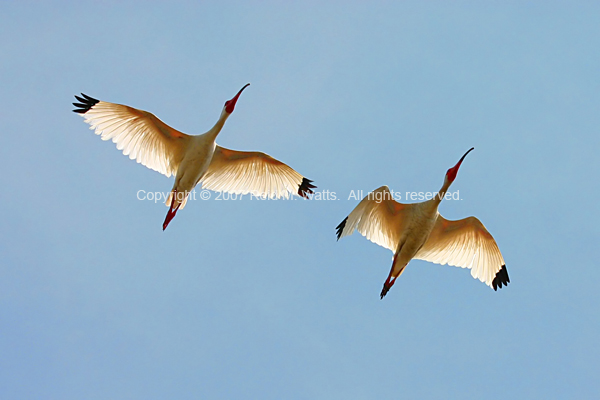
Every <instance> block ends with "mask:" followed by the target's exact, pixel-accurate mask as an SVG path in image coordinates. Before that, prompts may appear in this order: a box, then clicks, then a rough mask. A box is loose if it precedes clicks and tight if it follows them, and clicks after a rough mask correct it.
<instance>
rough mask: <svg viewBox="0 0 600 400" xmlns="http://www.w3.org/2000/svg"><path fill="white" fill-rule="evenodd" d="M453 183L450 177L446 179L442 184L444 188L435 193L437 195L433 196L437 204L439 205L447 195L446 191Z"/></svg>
mask: <svg viewBox="0 0 600 400" xmlns="http://www.w3.org/2000/svg"><path fill="white" fill-rule="evenodd" d="M451 184H452V182H450V181H449V180H448V179H444V184H443V185H442V188H441V189H440V191H439V192H438V193H437V195H435V197H434V198H433V200H434V202H435V204H436V205H439V204H440V203H441V202H442V199H443V198H444V196H445V195H446V192H447V191H448V188H449V187H450V185H451Z"/></svg>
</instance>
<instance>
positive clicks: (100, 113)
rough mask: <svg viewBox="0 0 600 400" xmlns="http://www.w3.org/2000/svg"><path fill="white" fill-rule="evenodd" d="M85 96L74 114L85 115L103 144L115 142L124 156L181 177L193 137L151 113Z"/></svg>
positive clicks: (159, 170) (164, 173)
mask: <svg viewBox="0 0 600 400" xmlns="http://www.w3.org/2000/svg"><path fill="white" fill-rule="evenodd" d="M82 96H83V98H82V97H79V96H75V98H76V99H77V100H78V101H80V102H81V103H73V105H74V106H76V107H78V108H77V109H75V110H73V111H75V112H77V113H79V114H81V116H82V117H83V118H84V119H85V122H86V123H88V124H90V129H92V130H94V131H95V133H96V134H97V135H100V137H101V139H102V140H112V141H113V142H114V143H115V144H116V145H117V149H118V150H121V151H122V152H123V154H124V155H126V156H129V158H130V159H132V160H136V161H137V162H138V163H140V164H142V165H144V166H146V167H148V168H150V169H153V170H155V171H158V172H160V173H161V174H163V175H166V176H171V175H175V174H176V173H177V169H178V168H179V164H180V163H181V159H182V158H183V153H184V151H185V148H186V145H187V143H188V141H189V138H190V136H189V135H186V134H185V133H182V132H179V131H177V130H175V129H173V128H171V127H170V126H168V125H167V124H165V123H164V122H162V121H161V120H160V119H158V118H157V117H156V116H155V115H154V114H151V113H149V112H146V111H143V110H138V109H136V108H133V107H129V106H125V105H121V104H114V103H108V102H105V101H99V100H96V99H94V98H91V97H89V96H86V95H84V94H82Z"/></svg>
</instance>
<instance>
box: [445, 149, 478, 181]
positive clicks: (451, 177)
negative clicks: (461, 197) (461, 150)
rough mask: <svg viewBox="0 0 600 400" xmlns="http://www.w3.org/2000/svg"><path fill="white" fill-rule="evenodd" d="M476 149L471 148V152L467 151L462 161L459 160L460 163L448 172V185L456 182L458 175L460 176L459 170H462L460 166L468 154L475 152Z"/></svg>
mask: <svg viewBox="0 0 600 400" xmlns="http://www.w3.org/2000/svg"><path fill="white" fill-rule="evenodd" d="M474 149H475V147H471V148H470V149H469V151H467V152H466V153H465V154H464V155H463V156H462V157H461V158H460V160H458V162H457V163H456V165H455V166H454V167H452V168H450V169H449V170H448V171H447V172H446V182H448V184H451V183H452V182H454V180H455V179H456V174H458V169H459V168H460V164H462V162H463V160H464V159H465V157H466V156H467V154H469V153H470V152H471V151H472V150H474Z"/></svg>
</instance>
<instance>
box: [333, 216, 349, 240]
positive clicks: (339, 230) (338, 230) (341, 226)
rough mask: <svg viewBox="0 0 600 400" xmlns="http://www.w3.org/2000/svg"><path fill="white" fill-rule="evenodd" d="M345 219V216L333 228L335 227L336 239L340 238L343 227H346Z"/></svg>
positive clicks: (346, 219)
mask: <svg viewBox="0 0 600 400" xmlns="http://www.w3.org/2000/svg"><path fill="white" fill-rule="evenodd" d="M347 221H348V217H346V218H345V219H344V220H343V221H342V222H340V224H339V225H338V226H337V227H336V228H335V229H337V232H336V235H337V240H340V238H341V237H342V232H344V228H345V227H346V222H347Z"/></svg>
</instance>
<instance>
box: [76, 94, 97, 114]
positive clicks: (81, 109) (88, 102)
mask: <svg viewBox="0 0 600 400" xmlns="http://www.w3.org/2000/svg"><path fill="white" fill-rule="evenodd" d="M81 95H82V96H83V97H79V96H77V95H76V96H75V98H76V99H77V101H79V103H73V105H74V106H75V107H77V108H76V109H74V110H73V112H76V113H79V114H85V113H86V112H88V111H90V109H91V108H92V107H94V106H95V105H96V104H98V103H99V102H100V100H96V99H94V98H93V97H90V96H88V95H86V94H83V93H81Z"/></svg>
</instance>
